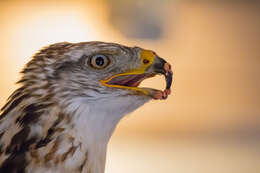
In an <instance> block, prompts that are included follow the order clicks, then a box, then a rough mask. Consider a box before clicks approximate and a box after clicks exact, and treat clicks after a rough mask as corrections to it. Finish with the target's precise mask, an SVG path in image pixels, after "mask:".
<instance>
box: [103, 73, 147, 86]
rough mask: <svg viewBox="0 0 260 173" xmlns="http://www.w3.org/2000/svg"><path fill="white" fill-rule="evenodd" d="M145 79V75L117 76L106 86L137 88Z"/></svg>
mask: <svg viewBox="0 0 260 173" xmlns="http://www.w3.org/2000/svg"><path fill="white" fill-rule="evenodd" d="M146 77H148V75H147V74H139V75H125V76H118V77H115V78H113V79H111V80H110V81H109V82H108V84H110V85H121V86H129V87H137V86H138V85H139V84H140V83H141V82H142V81H143V80H144V79H145V78H146Z"/></svg>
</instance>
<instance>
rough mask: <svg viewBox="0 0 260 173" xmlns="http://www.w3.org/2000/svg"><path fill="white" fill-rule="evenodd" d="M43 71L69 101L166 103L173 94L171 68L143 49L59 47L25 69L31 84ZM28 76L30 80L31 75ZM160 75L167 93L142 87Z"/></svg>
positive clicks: (96, 44) (87, 45)
mask: <svg viewBox="0 0 260 173" xmlns="http://www.w3.org/2000/svg"><path fill="white" fill-rule="evenodd" d="M36 68H37V69H36ZM30 69H32V70H30ZM40 69H44V71H42V74H41V75H44V74H45V78H46V79H47V80H48V81H51V82H49V84H50V87H53V89H55V93H57V94H59V95H60V96H61V97H64V98H67V99H69V98H70V99H71V98H73V97H87V98H88V99H89V100H91V99H93V100H97V99H99V98H105V97H110V98H111V97H124V96H138V97H136V98H146V99H151V98H154V99H166V98H167V95H168V94H170V84H171V77H172V72H171V70H170V65H169V64H168V63H166V61H165V60H163V59H162V58H160V57H159V56H158V55H157V54H156V53H155V52H153V51H151V50H145V49H142V48H139V47H126V46H122V45H119V44H115V43H104V42H86V43H77V44H71V43H59V44H55V45H51V46H50V47H48V48H47V49H43V50H42V51H41V52H39V53H38V54H36V56H35V57H34V59H33V60H32V61H31V62H30V63H29V64H28V65H27V67H26V68H25V71H26V72H29V73H28V80H41V79H37V78H38V77H39V76H35V74H36V73H38V71H37V70H39V71H40ZM34 70H35V71H34ZM24 74H25V77H24V78H26V77H27V76H26V75H27V73H24ZM157 74H164V75H165V77H166V80H167V88H166V90H164V91H159V90H156V89H152V88H141V87H138V86H139V84H140V83H141V82H142V81H143V80H144V79H147V78H150V77H154V76H155V75H157ZM33 76H35V77H37V78H35V77H33ZM39 82H40V81H39Z"/></svg>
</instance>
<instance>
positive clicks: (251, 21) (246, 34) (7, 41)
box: [0, 0, 260, 137]
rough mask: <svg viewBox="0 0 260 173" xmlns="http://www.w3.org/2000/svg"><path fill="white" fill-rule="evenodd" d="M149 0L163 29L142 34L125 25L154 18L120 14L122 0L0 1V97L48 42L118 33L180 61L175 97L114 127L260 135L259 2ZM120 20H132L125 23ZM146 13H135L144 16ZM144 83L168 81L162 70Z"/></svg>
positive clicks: (111, 37)
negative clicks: (134, 18)
mask: <svg viewBox="0 0 260 173" xmlns="http://www.w3.org/2000/svg"><path fill="white" fill-rule="evenodd" d="M120 2H121V3H122V2H123V1H120ZM125 2H126V1H125ZM133 2H134V1H133ZM140 2H143V3H140ZM146 2H147V1H139V4H138V9H139V11H138V12H139V13H138V14H139V15H142V9H143V13H145V12H146V11H149V10H150V11H149V13H147V14H146V15H147V16H145V17H146V18H147V20H148V19H149V14H151V15H154V14H158V15H157V16H158V17H156V18H155V20H151V19H153V18H151V19H150V20H148V21H149V22H153V21H154V22H158V23H159V25H158V24H154V25H151V29H152V28H156V27H157V29H158V30H153V31H150V32H149V33H150V34H151V36H150V35H149V34H147V35H148V36H147V35H144V36H145V37H141V36H142V35H141V36H140V35H138V32H136V33H133V34H132V35H131V32H130V34H129V33H128V34H127V33H125V32H124V30H125V31H127V28H129V29H132V30H134V29H137V31H138V30H141V29H143V28H145V29H146V30H147V32H148V30H149V27H147V25H148V26H149V24H150V23H149V22H146V23H144V25H145V26H146V27H134V24H135V23H134V22H135V20H133V19H131V22H132V23H131V22H130V16H129V14H128V13H126V14H124V15H123V16H121V17H118V15H120V10H119V12H118V11H117V9H116V7H115V6H114V5H113V3H119V1H118V2H117V1H115V0H114V1H113V2H112V1H101V0H99V1H69V0H67V1H62V2H61V1H29V0H24V1H14V0H10V1H0V21H1V23H0V25H1V27H0V38H1V43H0V44H1V45H0V55H1V64H0V74H1V77H0V95H1V97H0V105H3V104H4V102H5V100H6V98H7V97H8V96H9V95H10V94H11V92H12V91H13V90H14V89H15V88H16V86H15V85H14V82H15V81H17V79H18V78H19V76H18V72H19V71H20V70H21V68H22V67H23V65H24V64H25V63H26V62H27V61H28V60H29V57H30V56H31V55H32V54H33V53H34V52H35V51H36V50H38V49H39V48H41V47H42V46H45V45H47V44H51V43H54V42H59V41H71V42H77V41H90V40H101V41H113V42H119V43H124V44H127V45H130V46H132V45H139V46H141V47H145V48H149V49H153V50H155V51H156V52H157V53H158V54H159V55H160V56H162V57H164V58H165V59H167V60H169V62H171V63H172V65H173V68H174V87H173V94H172V95H171V96H170V97H169V99H168V100H167V101H153V102H151V103H149V104H146V105H145V106H144V107H142V108H141V109H139V110H137V111H136V112H134V113H132V114H131V115H130V116H127V117H126V118H125V119H123V120H122V122H121V123H120V125H119V127H118V130H117V131H116V134H115V135H118V136H123V135H126V134H127V135H136V134H139V135H140V134H145V135H178V134H179V135H181V134H185V135H187V134H194V133H195V134H211V135H212V134H215V135H216V134H218V135H222V136H224V135H228V136H230V135H235V134H243V135H252V136H257V137H259V135H258V134H259V132H260V117H259V116H260V109H259V107H260V99H259V96H260V91H259V86H260V81H259V77H258V76H259V74H260V68H259V64H260V57H259V56H260V53H259V45H260V20H259V17H260V6H259V3H258V2H256V1H248V2H245V1H244V2H243V1H228V2H226V1H218V2H217V1H214V2H208V1H196V2H195V1H170V0H168V1H167V0H164V1H161V2H162V3H158V1H155V2H156V4H155V5H154V4H153V3H146ZM127 7H128V6H126V7H125V8H127ZM133 7H135V5H133ZM118 8H122V9H123V6H120V5H119V7H118ZM129 8H130V7H129ZM160 8H162V10H160ZM140 9H141V10H140ZM156 9H157V11H156V12H154V13H153V10H156ZM131 10H135V9H131V8H130V11H131ZM121 11H124V10H121ZM128 11H129V10H128ZM113 15H117V18H115V16H113ZM128 17H129V18H128ZM116 20H119V22H120V20H121V21H122V20H124V21H128V20H129V22H123V24H122V22H121V25H118V23H117V22H118V21H116ZM142 20H145V18H144V19H142ZM142 20H136V21H138V22H139V23H137V24H138V25H141V24H142ZM127 24H130V26H127ZM122 28H124V29H122ZM125 28H126V29H125ZM138 28H139V29H138ZM140 33H141V34H142V32H140ZM153 34H155V35H156V34H157V35H156V37H152V36H153ZM145 85H149V86H156V87H160V88H162V87H164V83H163V79H162V78H156V79H152V80H150V81H146V82H145Z"/></svg>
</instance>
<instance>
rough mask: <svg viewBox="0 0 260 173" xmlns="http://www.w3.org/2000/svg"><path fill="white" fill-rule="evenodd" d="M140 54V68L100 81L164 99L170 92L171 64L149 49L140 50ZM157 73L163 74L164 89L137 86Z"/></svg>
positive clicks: (110, 85) (109, 85)
mask: <svg viewBox="0 0 260 173" xmlns="http://www.w3.org/2000/svg"><path fill="white" fill-rule="evenodd" d="M140 56H141V58H140V59H141V61H142V62H141V64H142V65H141V67H140V68H138V69H134V70H131V71H128V72H126V73H120V74H117V75H114V76H112V77H110V78H108V79H106V80H101V81H100V83H101V84H103V85H104V86H107V87H114V88H121V89H129V90H133V91H136V92H137V93H141V94H144V95H147V96H151V97H152V98H154V99H166V98H167V97H168V95H169V94H170V93H171V89H170V88H171V84H172V70H171V65H170V64H169V63H167V62H166V61H165V60H164V59H162V58H160V57H159V56H157V55H156V54H155V53H154V52H152V51H150V50H142V51H141V55H140ZM157 74H159V75H160V74H162V75H164V76H165V80H166V88H165V90H164V91H160V90H157V89H153V88H141V87H138V86H139V85H140V83H141V82H142V81H143V80H145V79H148V78H151V77H154V76H156V75H157Z"/></svg>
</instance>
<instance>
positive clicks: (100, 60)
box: [90, 55, 110, 69]
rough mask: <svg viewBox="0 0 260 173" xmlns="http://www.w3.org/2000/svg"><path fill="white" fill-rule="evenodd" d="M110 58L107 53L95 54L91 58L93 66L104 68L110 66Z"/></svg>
mask: <svg viewBox="0 0 260 173" xmlns="http://www.w3.org/2000/svg"><path fill="white" fill-rule="evenodd" d="M109 62H110V60H109V59H108V58H107V57H106V56H105V55H95V56H93V57H92V58H91V59H90V64H91V66H92V67H94V68H97V69H102V68H105V67H106V66H108V64H109Z"/></svg>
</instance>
